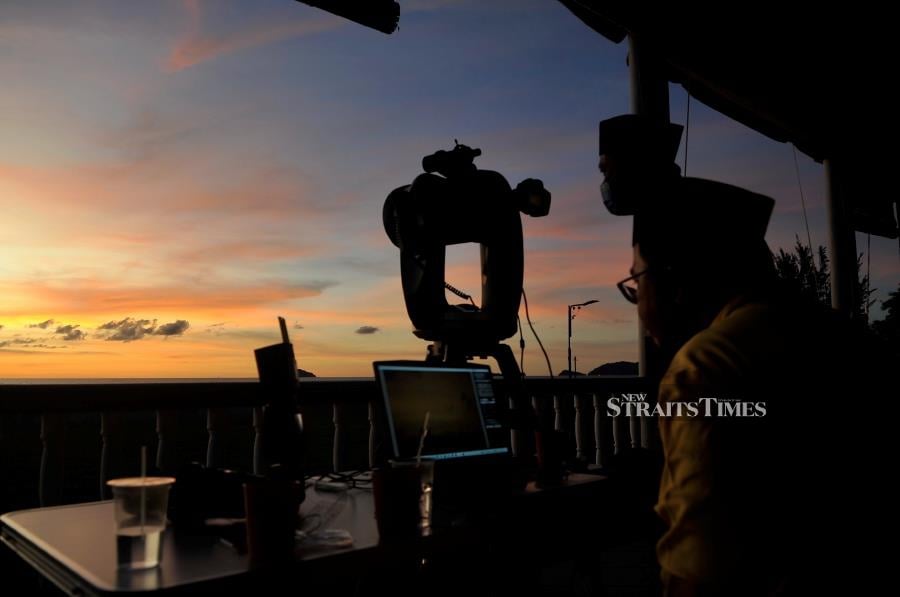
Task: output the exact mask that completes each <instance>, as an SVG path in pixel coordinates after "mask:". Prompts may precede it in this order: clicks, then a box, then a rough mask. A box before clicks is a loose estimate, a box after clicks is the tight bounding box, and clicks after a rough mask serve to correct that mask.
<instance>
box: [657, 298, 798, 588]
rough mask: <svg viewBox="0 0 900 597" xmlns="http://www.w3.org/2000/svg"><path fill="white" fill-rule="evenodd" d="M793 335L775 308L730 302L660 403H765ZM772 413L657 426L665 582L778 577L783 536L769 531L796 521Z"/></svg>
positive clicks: (684, 351) (695, 343) (674, 373)
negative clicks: (777, 542)
mask: <svg viewBox="0 0 900 597" xmlns="http://www.w3.org/2000/svg"><path fill="white" fill-rule="evenodd" d="M790 335H791V327H790V325H789V322H788V321H786V319H785V317H784V315H783V314H781V313H779V312H778V311H777V309H775V308H774V307H771V306H768V305H765V304H754V303H749V302H746V301H744V300H735V301H733V302H732V303H730V304H728V305H727V306H726V307H725V308H723V309H722V311H721V312H720V313H719V314H718V316H717V317H716V318H715V320H714V321H713V323H712V324H711V325H710V326H709V327H708V328H706V329H705V330H703V331H701V332H700V333H698V334H697V335H695V336H694V337H693V338H691V339H690V340H689V341H688V342H687V343H686V344H685V345H684V346H683V347H682V348H681V350H679V351H678V353H677V354H676V355H675V357H674V359H673V360H672V363H671V365H670V366H669V368H668V370H667V371H666V373H665V375H664V376H663V379H662V381H661V383H660V391H659V402H660V405H661V406H665V403H668V402H675V401H685V402H692V401H696V400H698V399H699V398H708V397H714V398H728V397H735V391H737V393H738V394H739V395H738V396H737V397H738V398H739V399H742V400H748V401H759V400H762V401H766V399H767V397H769V396H768V395H767V394H766V393H765V392H759V389H760V388H764V387H766V385H767V384H775V383H777V378H778V377H779V375H781V374H782V372H783V371H784V370H785V369H786V366H785V364H786V363H791V355H792V352H796V350H797V345H796V343H794V342H791V340H790ZM748 393H749V395H748ZM760 394H762V395H760ZM771 410H772V405H771V404H769V405H767V411H769V412H767V413H766V415H765V416H763V417H761V418H744V419H736V418H725V419H722V418H709V417H704V416H698V417H693V418H687V417H685V418H663V417H661V418H660V419H659V429H660V438H661V442H662V448H663V452H664V466H663V473H662V479H661V483H660V490H659V500H658V503H657V506H656V511H657V513H658V514H659V516H660V517H661V518H662V519H663V521H664V522H665V523H666V526H667V530H666V532H665V534H664V535H663V537H662V538H661V539H660V541H659V543H658V545H657V555H658V558H659V562H660V566H661V567H662V569H663V575H664V576H666V575H674V576H677V577H680V578H682V579H685V580H689V581H692V582H694V583H709V584H722V583H729V584H731V583H735V582H738V583H740V582H741V581H740V579H741V578H752V579H754V582H759V581H763V579H769V578H773V577H777V575H778V574H779V571H778V567H779V562H780V558H781V556H782V555H783V554H782V553H780V552H779V550H778V549H777V548H775V549H773V548H772V537H773V535H777V534H778V533H779V530H778V528H773V527H777V526H778V525H781V524H782V522H783V520H784V518H785V516H790V515H791V512H792V510H791V508H792V502H791V499H790V498H789V499H788V500H787V501H783V500H781V498H780V496H779V492H781V491H783V490H784V489H785V487H784V486H783V478H784V475H783V474H782V472H783V471H781V469H780V468H779V466H778V463H777V462H775V461H777V457H776V453H779V452H780V451H781V449H783V448H784V445H783V444H784V441H783V440H784V438H785V437H787V436H786V435H784V434H781V433H780V431H779V430H778V429H777V425H776V426H775V427H776V428H774V429H773V425H772V419H771V416H772V413H771ZM757 412H758V411H757ZM701 413H702V410H701ZM788 534H790V533H788ZM791 536H793V535H791ZM786 542H787V544H789V543H790V539H786ZM784 548H785V549H788V546H787V545H785V546H784ZM763 582H767V581H763Z"/></svg>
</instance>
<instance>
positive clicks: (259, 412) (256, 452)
mask: <svg viewBox="0 0 900 597" xmlns="http://www.w3.org/2000/svg"><path fill="white" fill-rule="evenodd" d="M263 433H265V430H264V429H263V407H261V406H257V407H256V408H254V409H253V474H254V475H261V474H262V473H263V462H262V455H263V454H262V452H263V449H262V445H263V444H262V442H263Z"/></svg>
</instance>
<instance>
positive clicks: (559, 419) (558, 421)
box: [553, 394, 565, 431]
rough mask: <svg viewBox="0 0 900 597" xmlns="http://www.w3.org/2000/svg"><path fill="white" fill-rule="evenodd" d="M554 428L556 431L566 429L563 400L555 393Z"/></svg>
mask: <svg viewBox="0 0 900 597" xmlns="http://www.w3.org/2000/svg"><path fill="white" fill-rule="evenodd" d="M553 429H554V431H565V429H563V414H562V401H561V400H560V399H559V396H558V395H556V394H554V395H553Z"/></svg>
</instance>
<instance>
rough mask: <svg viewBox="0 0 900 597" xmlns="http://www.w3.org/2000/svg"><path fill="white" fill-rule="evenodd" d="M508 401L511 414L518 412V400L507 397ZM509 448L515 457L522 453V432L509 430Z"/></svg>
mask: <svg viewBox="0 0 900 597" xmlns="http://www.w3.org/2000/svg"><path fill="white" fill-rule="evenodd" d="M506 401H507V403H508V404H509V410H510V412H516V406H517V405H516V400H515V398H513V397H512V396H507V397H506ZM509 447H510V450H512V455H513V457H516V456H519V455H520V454H521V453H522V432H521V431H519V430H518V429H510V430H509Z"/></svg>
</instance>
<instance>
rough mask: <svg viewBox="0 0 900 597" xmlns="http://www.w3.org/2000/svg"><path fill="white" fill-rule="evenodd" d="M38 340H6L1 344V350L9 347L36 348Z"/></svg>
mask: <svg viewBox="0 0 900 597" xmlns="http://www.w3.org/2000/svg"><path fill="white" fill-rule="evenodd" d="M37 341H38V340H37V338H13V339H12V340H4V341H3V342H0V348H4V347H7V346H15V345H18V346H34V345H35V342H37Z"/></svg>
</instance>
